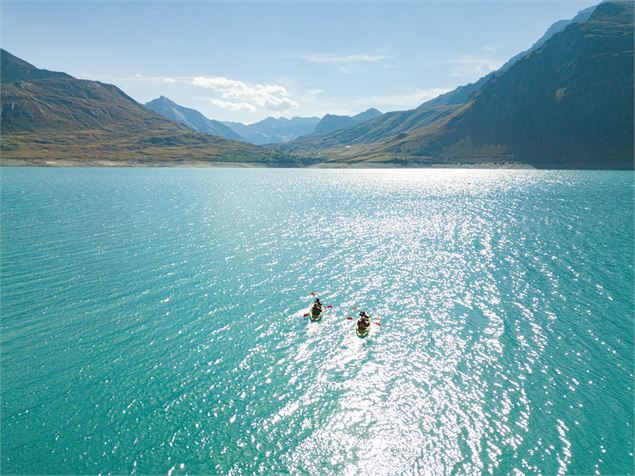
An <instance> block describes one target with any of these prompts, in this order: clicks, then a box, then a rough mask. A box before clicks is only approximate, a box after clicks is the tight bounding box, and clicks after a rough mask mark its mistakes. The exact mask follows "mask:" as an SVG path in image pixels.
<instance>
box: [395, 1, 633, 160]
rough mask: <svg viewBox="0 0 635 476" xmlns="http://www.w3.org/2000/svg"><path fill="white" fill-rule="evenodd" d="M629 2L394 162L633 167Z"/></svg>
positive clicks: (398, 150)
mask: <svg viewBox="0 0 635 476" xmlns="http://www.w3.org/2000/svg"><path fill="white" fill-rule="evenodd" d="M633 108H634V104H633V3H632V2H607V3H602V4H600V5H599V6H598V7H597V8H596V10H595V11H594V12H593V14H592V15H591V17H590V18H589V20H588V21H587V22H584V23H579V24H578V23H576V24H571V25H569V26H568V27H567V28H566V29H565V30H564V31H562V32H560V33H558V34H556V35H554V36H553V37H552V38H550V39H549V40H548V41H546V42H545V43H544V44H543V45H542V46H541V47H539V48H537V49H536V50H535V51H533V52H532V53H530V54H528V55H527V56H525V57H524V58H522V59H521V60H519V61H517V62H516V63H515V64H514V65H512V66H511V67H510V68H509V70H508V71H506V72H505V73H504V74H501V75H500V76H496V77H493V78H491V79H490V80H489V81H488V82H487V83H486V84H485V85H484V86H483V87H482V89H481V90H480V91H479V92H478V93H477V94H476V95H475V96H474V97H473V99H472V100H471V101H470V102H469V103H467V104H466V105H465V106H463V107H461V108H460V109H458V110H457V111H456V112H455V113H454V114H453V115H452V116H450V117H449V118H448V119H446V120H445V122H444V123H442V124H436V125H435V126H434V127H429V128H422V129H420V130H417V131H414V132H412V133H411V134H409V135H408V136H407V137H404V138H402V139H399V140H393V141H390V142H389V143H387V144H385V146H384V147H383V150H384V151H385V152H387V153H389V154H404V153H405V154H407V155H411V156H415V157H436V158H441V159H443V160H455V161H460V160H468V159H473V158H486V157H494V158H499V159H501V160H506V161H510V162H519V163H524V164H529V165H533V166H536V167H564V168H633Z"/></svg>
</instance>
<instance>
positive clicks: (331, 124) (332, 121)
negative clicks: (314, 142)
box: [311, 108, 382, 135]
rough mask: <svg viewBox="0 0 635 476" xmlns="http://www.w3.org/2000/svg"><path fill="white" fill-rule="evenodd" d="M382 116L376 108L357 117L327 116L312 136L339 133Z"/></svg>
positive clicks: (316, 127)
mask: <svg viewBox="0 0 635 476" xmlns="http://www.w3.org/2000/svg"><path fill="white" fill-rule="evenodd" d="M381 115H382V113H381V111H378V110H377V109H375V108H370V109H367V110H366V111H364V112H360V113H359V114H357V115H356V116H337V115H335V114H327V115H326V116H324V117H323V118H322V120H320V122H319V123H318V124H317V125H316V126H315V129H314V130H313V131H312V132H311V135H321V134H328V133H329V132H333V131H337V130H339V129H345V128H347V127H351V126H354V125H356V124H360V123H362V122H365V121H368V120H370V119H374V118H375V117H379V116H381Z"/></svg>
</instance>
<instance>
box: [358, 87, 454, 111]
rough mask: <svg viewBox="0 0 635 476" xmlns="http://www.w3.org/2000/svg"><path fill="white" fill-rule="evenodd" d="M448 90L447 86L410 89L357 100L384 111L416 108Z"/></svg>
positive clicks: (361, 103)
mask: <svg viewBox="0 0 635 476" xmlns="http://www.w3.org/2000/svg"><path fill="white" fill-rule="evenodd" d="M448 91H450V90H449V89H447V88H430V89H408V90H404V91H403V92H401V93H396V94H388V95H384V96H374V97H369V98H364V99H363V100H360V101H357V102H358V103H359V104H360V105H367V107H371V106H372V107H377V108H379V109H381V110H382V111H396V110H402V109H412V108H415V107H417V106H420V105H421V104H422V103H424V102H426V101H429V100H430V99H434V98H435V97H437V96H438V95H440V94H443V93H447V92H448Z"/></svg>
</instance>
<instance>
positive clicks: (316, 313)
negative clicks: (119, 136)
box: [309, 306, 324, 322]
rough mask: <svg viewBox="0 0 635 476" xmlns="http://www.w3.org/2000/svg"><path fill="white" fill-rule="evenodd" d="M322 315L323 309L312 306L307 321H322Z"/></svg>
mask: <svg viewBox="0 0 635 476" xmlns="http://www.w3.org/2000/svg"><path fill="white" fill-rule="evenodd" d="M322 314H324V308H323V307H317V306H313V307H312V308H311V312H310V313H309V319H311V321H313V322H318V321H319V320H320V319H322Z"/></svg>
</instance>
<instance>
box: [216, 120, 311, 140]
mask: <svg viewBox="0 0 635 476" xmlns="http://www.w3.org/2000/svg"><path fill="white" fill-rule="evenodd" d="M318 122H320V118H319V117H293V118H291V119H287V118H285V117H280V118H278V119H276V118H273V117H268V118H266V119H263V120H262V121H259V122H255V123H253V124H249V125H245V124H242V123H240V122H223V124H225V125H226V126H227V127H229V128H230V129H232V130H233V131H234V132H235V133H236V134H239V135H240V136H241V137H244V138H245V139H246V140H247V141H248V142H251V143H252V144H257V145H261V144H277V143H284V142H290V141H292V140H294V139H297V138H298V137H301V136H303V135H306V134H309V133H310V132H311V131H312V130H313V129H314V128H315V126H316V125H317V123H318Z"/></svg>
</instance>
